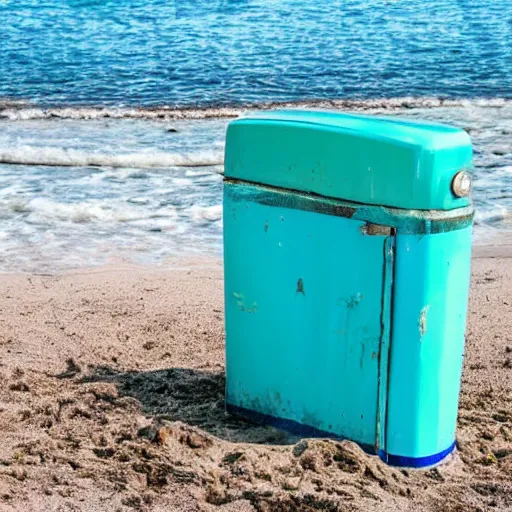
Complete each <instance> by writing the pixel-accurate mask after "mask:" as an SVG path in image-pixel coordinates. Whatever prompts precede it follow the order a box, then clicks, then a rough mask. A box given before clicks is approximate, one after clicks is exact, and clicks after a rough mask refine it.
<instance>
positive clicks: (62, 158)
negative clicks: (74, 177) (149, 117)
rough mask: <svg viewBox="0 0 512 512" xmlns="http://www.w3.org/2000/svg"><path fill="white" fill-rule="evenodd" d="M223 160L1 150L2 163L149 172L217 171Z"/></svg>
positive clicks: (45, 149) (202, 156)
mask: <svg viewBox="0 0 512 512" xmlns="http://www.w3.org/2000/svg"><path fill="white" fill-rule="evenodd" d="M223 160H224V157H223V155H222V153H219V152H215V153H213V152H211V153H210V152H197V153H191V154H179V153H162V152H151V153H145V152H144V153H128V154H106V153H90V152H85V151H78V150H74V149H65V148H58V147H42V148H40V147H34V146H19V147H17V148H0V163H3V164H18V165H48V166H59V167H61V166H62V167H125V168H126V167H135V168H139V169H148V168H154V167H210V166H212V167H213V166H219V165H221V164H222V163H223ZM216 169H218V167H216Z"/></svg>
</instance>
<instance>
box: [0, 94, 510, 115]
mask: <svg viewBox="0 0 512 512" xmlns="http://www.w3.org/2000/svg"><path fill="white" fill-rule="evenodd" d="M507 105H512V100H510V99H505V98H473V99H446V98H435V97H426V98H417V97H401V98H376V99H366V100H353V99H333V100H315V101H290V102H272V103H254V104H245V105H233V106H219V107H205V108H177V107H167V106H162V107H146V108H144V107H140V108H139V107H74V106H68V107H52V108H41V107H37V106H30V105H27V103H26V102H22V101H20V102H17V103H14V102H6V103H2V102H0V119H4V120H10V121H23V120H39V119H76V120H90V119H155V120H159V119H160V120H194V119H219V118H232V117H238V116H239V115H240V114H242V113H244V112H246V111H248V110H268V109H273V108H333V109H339V110H353V111H365V110H389V111H394V110H403V109H412V108H437V107H494V108H499V107H504V106H507Z"/></svg>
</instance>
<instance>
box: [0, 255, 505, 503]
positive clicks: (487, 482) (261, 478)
mask: <svg viewBox="0 0 512 512" xmlns="http://www.w3.org/2000/svg"><path fill="white" fill-rule="evenodd" d="M494 255H497V256H498V257H491V256H493V253H492V251H489V250H484V251H477V252H476V257H475V258H474V260H473V274H472V290H471V299H470V311H469V316H468V329H467V348H466V357H465V366H464V375H463V385H462V396H461V403H460V411H459V426H458V436H457V439H458V451H457V453H456V454H455V455H454V456H452V457H451V459H450V461H449V462H448V463H446V464H444V465H442V466H440V467H438V468H436V469H430V470H426V471H401V470H398V469H393V468H389V467H387V466H385V465H384V464H382V463H381V462H380V461H379V460H378V459H377V458H376V457H371V456H368V455H366V454H364V453H363V452H362V451H361V450H360V449H359V448H358V447H357V446H356V445H354V444H352V443H350V442H341V443H340V442H334V441H330V440H307V441H300V440H297V439H291V438H290V437H287V436H286V435H285V434H283V433H282V432H279V431H277V430H274V429H272V428H263V427H257V426H253V425H250V424H247V423H244V422H242V421H238V420H236V419H234V418H231V417H229V416H226V415H225V413H224V398H223V397H224V332H223V329H224V325H223V282H222V279H223V277H222V266H221V263H220V262H219V261H216V260H214V261H212V260H202V261H197V262H194V263H193V264H191V263H190V262H187V263H186V264H181V265H179V264H178V266H177V268H175V269H174V270H158V269H154V268H153V269H148V268H134V267H126V268H124V267H117V268H103V269H97V270H91V271H87V272H85V271H83V272H74V273H69V274H59V275H33V274H31V275H21V274H18V275H2V276H1V279H0V438H1V442H0V510H1V511H2V512H3V511H6V512H7V511H19V510H24V511H68V510H69V511H110V510H112V511H118V510H119V511H121V510H122V511H125V510H126V511H129V510H147V511H164V510H165V511H172V510H177V511H196V510H223V511H237V512H244V511H253V510H257V511H274V510H275V511H294V510H300V511H313V510H327V511H336V510H340V511H345V510H350V511H352V510H354V511H356V510H357V511H359V510H360V511H372V510H375V511H389V510H395V511H406V510H415V511H427V510H428V511H439V510H443V511H461V512H462V511H465V512H466V511H475V512H476V511H484V510H510V509H512V478H511V474H512V259H509V258H508V257H507V256H510V255H512V251H508V250H506V249H503V248H502V250H500V251H499V252H495V253H494Z"/></svg>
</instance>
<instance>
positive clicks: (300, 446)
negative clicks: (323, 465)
mask: <svg viewBox="0 0 512 512" xmlns="http://www.w3.org/2000/svg"><path fill="white" fill-rule="evenodd" d="M308 446H309V444H308V442H307V441H306V440H305V439H303V440H302V441H299V442H298V443H297V444H296V445H295V446H294V447H293V450H292V453H293V455H295V457H300V456H301V455H302V454H303V453H304V452H305V451H306V450H307V449H308Z"/></svg>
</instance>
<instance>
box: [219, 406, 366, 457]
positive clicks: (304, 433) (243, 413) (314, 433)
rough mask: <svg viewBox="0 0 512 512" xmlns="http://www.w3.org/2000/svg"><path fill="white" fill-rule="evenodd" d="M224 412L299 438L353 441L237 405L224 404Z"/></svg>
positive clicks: (363, 447) (363, 446) (364, 447)
mask: <svg viewBox="0 0 512 512" xmlns="http://www.w3.org/2000/svg"><path fill="white" fill-rule="evenodd" d="M226 411H227V412H228V413H230V414H234V415H235V416H239V417H241V418H244V419H246V420H248V421H250V422H251V423H257V424H259V425H269V426H272V427H275V428H278V429H280V430H285V431H286V432H289V433H290V434H293V435H296V436H301V437H323V438H329V439H336V440H338V441H342V440H348V441H353V439H349V438H347V437H341V436H338V435H336V434H334V433H332V432H327V431H326V430H321V429H318V428H315V427H311V426H310V425H304V424H303V423H299V422H298V421H295V420H286V419H284V418H277V417H275V416H271V415H270V414H264V413H261V412H256V411H252V410H250V409H246V408H245V407H239V406H238V405H231V404H228V403H227V402H226ZM354 443H357V444H358V445H359V446H360V447H361V448H362V449H363V450H364V451H365V452H366V453H369V454H371V455H375V453H376V452H375V446H373V445H370V444H362V443H358V442H357V441H354Z"/></svg>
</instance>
